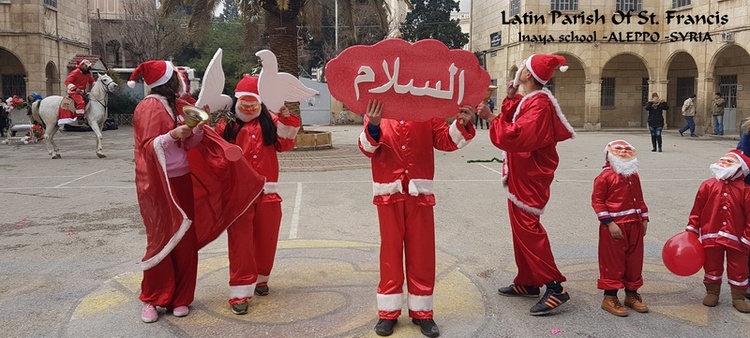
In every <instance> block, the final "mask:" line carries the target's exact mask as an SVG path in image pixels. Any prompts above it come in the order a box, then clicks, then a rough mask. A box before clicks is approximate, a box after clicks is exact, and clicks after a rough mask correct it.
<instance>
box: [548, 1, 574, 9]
mask: <svg viewBox="0 0 750 338" xmlns="http://www.w3.org/2000/svg"><path fill="white" fill-rule="evenodd" d="M550 5H551V6H550V10H553V11H577V10H578V0H551V2H550Z"/></svg>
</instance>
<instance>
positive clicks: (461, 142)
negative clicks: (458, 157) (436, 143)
mask: <svg viewBox="0 0 750 338" xmlns="http://www.w3.org/2000/svg"><path fill="white" fill-rule="evenodd" d="M448 134H450V136H451V140H453V143H455V144H456V146H457V147H458V148H459V149H461V148H463V147H464V146H465V145H467V144H469V142H471V140H468V141H467V140H466V139H465V138H464V135H463V134H462V133H461V131H460V130H458V120H455V121H453V123H451V126H450V128H448Z"/></svg>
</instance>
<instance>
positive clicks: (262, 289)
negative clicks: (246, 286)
mask: <svg viewBox="0 0 750 338" xmlns="http://www.w3.org/2000/svg"><path fill="white" fill-rule="evenodd" d="M255 294H256V295H258V296H268V285H263V286H256V287H255Z"/></svg>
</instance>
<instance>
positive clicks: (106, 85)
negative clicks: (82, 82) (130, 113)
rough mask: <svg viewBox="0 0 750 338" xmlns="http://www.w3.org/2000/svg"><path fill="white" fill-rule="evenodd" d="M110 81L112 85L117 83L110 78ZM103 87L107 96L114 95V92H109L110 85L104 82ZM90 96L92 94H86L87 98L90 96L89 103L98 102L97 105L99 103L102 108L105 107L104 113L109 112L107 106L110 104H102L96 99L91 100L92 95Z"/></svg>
mask: <svg viewBox="0 0 750 338" xmlns="http://www.w3.org/2000/svg"><path fill="white" fill-rule="evenodd" d="M97 81H98V80H97ZM110 81H111V82H110V84H111V83H114V82H115V81H114V80H112V79H111V78H110ZM102 85H104V91H105V92H107V95H109V94H112V93H114V91H111V90H109V84H104V82H102ZM89 94H90V93H86V96H88V97H89V101H94V102H97V103H99V104H100V105H102V107H104V111H107V105H108V104H104V103H102V102H101V101H99V100H94V99H91V95H89ZM105 97H106V96H105Z"/></svg>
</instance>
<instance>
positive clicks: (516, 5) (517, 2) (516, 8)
mask: <svg viewBox="0 0 750 338" xmlns="http://www.w3.org/2000/svg"><path fill="white" fill-rule="evenodd" d="M520 12H521V0H510V15H518V13H520Z"/></svg>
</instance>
